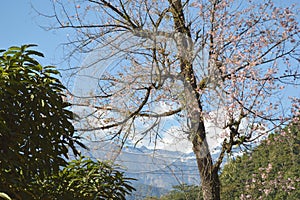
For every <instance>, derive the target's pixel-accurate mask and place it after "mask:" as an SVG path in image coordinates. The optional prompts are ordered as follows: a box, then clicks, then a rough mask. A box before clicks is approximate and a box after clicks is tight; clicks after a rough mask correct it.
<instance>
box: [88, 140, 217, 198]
mask: <svg viewBox="0 0 300 200" xmlns="http://www.w3.org/2000/svg"><path fill="white" fill-rule="evenodd" d="M87 146H89V148H90V150H89V151H85V152H83V153H84V154H85V155H88V156H90V157H92V158H95V159H101V160H114V162H115V164H119V165H121V166H122V167H123V169H124V171H125V173H126V176H127V177H131V178H135V179H137V181H134V182H133V185H134V187H135V188H136V189H137V191H136V192H135V194H134V195H135V196H139V198H132V197H131V198H130V199H143V198H141V195H142V196H144V197H145V196H159V195H161V194H162V193H165V192H167V191H169V190H171V189H172V187H173V186H176V185H180V184H184V183H185V184H188V185H199V183H200V180H199V173H198V168H197V164H196V158H195V156H194V154H193V153H183V152H180V151H168V150H162V149H156V150H152V149H148V148H146V147H145V146H142V147H139V148H135V147H131V146H129V147H124V148H123V149H122V150H120V148H119V147H118V146H117V145H115V144H112V143H89V144H87ZM217 156H218V152H217V151H215V154H213V158H214V159H216V158H217ZM141 190H143V191H141Z"/></svg>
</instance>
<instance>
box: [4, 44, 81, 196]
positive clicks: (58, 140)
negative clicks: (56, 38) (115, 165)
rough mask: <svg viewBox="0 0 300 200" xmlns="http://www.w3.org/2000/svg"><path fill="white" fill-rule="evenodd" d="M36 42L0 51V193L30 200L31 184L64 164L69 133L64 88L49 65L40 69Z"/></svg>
mask: <svg viewBox="0 0 300 200" xmlns="http://www.w3.org/2000/svg"><path fill="white" fill-rule="evenodd" d="M34 46H35V45H24V46H21V47H11V48H9V49H8V50H7V51H5V50H1V51H0V53H1V55H0V108H1V110H0V183H1V185H0V191H3V192H6V193H8V194H12V193H13V194H14V195H15V196H20V197H22V198H23V199H32V198H33V196H34V194H33V191H32V185H31V183H32V182H33V181H34V180H36V178H37V177H38V178H39V179H43V178H44V177H47V176H49V175H52V174H54V173H58V171H59V169H60V167H62V166H66V164H67V163H66V161H65V158H66V157H67V156H68V149H69V147H71V149H72V150H73V152H74V153H75V155H76V154H77V153H78V152H77V151H76V148H75V145H76V144H79V145H82V144H81V143H80V142H79V141H78V139H79V138H78V137H77V136H75V135H74V127H73V125H72V123H71V121H70V120H71V119H72V112H71V111H69V110H68V109H67V107H68V104H67V103H65V102H64V101H63V90H64V89H65V88H64V86H63V85H62V84H61V82H60V81H59V80H58V79H57V77H56V76H57V74H59V72H58V71H57V70H56V69H55V67H52V66H46V67H42V66H41V64H40V63H39V62H38V61H37V60H36V59H35V57H40V56H43V54H42V53H40V52H38V51H35V50H32V49H31V48H32V47H34Z"/></svg>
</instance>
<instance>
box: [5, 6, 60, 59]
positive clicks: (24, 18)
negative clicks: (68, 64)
mask: <svg viewBox="0 0 300 200" xmlns="http://www.w3.org/2000/svg"><path fill="white" fill-rule="evenodd" d="M31 5H34V7H36V8H37V9H38V10H41V11H48V12H51V11H52V7H51V1H50V0H2V1H1V6H0V19H1V32H0V49H7V48H9V47H10V46H14V45H17V46H20V45H22V44H29V43H34V44H37V45H38V47H37V48H36V49H37V50H39V51H41V52H42V53H44V55H45V58H44V59H39V61H40V62H41V63H42V64H43V65H52V64H53V65H56V64H57V63H58V62H59V61H61V56H60V55H61V52H62V51H61V48H60V47H59V45H60V44H61V43H62V42H64V41H65V40H66V34H65V33H63V32H61V31H46V30H43V29H42V28H41V27H40V25H43V24H41V23H42V21H41V17H40V16H38V13H37V12H36V11H34V9H32V6H31ZM44 21H45V22H46V20H44ZM44 25H45V26H47V24H44Z"/></svg>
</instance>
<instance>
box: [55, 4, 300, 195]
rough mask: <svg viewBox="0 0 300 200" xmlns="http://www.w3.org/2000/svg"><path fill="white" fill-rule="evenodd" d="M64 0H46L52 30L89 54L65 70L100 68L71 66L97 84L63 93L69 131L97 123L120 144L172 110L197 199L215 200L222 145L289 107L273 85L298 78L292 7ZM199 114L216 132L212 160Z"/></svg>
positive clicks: (247, 139) (266, 124) (239, 141)
mask: <svg viewBox="0 0 300 200" xmlns="http://www.w3.org/2000/svg"><path fill="white" fill-rule="evenodd" d="M68 2H69V4H68V3H67V2H66V1H60V0H56V1H53V7H54V15H53V17H54V18H55V20H56V21H57V22H58V26H57V27H53V28H63V29H71V30H74V32H73V33H74V35H72V37H70V43H68V44H66V45H67V46H68V49H71V51H70V55H73V56H74V55H77V53H90V54H89V55H90V57H89V59H91V61H90V62H89V64H88V65H84V66H82V67H81V68H78V69H75V70H74V69H73V72H74V73H76V74H77V75H78V73H79V74H80V70H81V71H84V70H86V69H95V67H94V68H93V66H98V67H99V68H101V70H99V71H98V72H94V73H86V72H87V71H85V72H84V73H81V76H83V77H84V78H83V79H82V80H96V82H95V83H96V84H97V89H96V90H95V91H93V92H92V93H91V94H85V95H81V96H79V95H77V96H76V95H75V94H73V98H75V99H77V100H78V99H79V100H80V101H79V100H78V101H75V103H74V106H76V108H79V107H86V109H82V108H81V111H82V113H81V114H82V115H81V120H82V121H81V122H82V123H83V126H81V127H78V130H77V131H82V132H87V131H98V130H105V132H103V134H105V138H107V139H111V140H118V141H120V142H121V144H124V143H125V142H126V140H127V139H129V138H130V139H133V138H134V141H136V142H139V141H141V140H143V139H145V138H147V139H150V140H153V141H154V143H155V141H157V139H158V138H159V137H160V135H161V134H162V131H163V128H161V124H162V122H163V121H164V118H170V117H171V116H172V120H175V119H176V120H178V123H179V124H180V127H181V133H182V135H184V136H185V137H186V138H188V139H189V140H190V142H191V143H192V146H193V151H194V153H195V155H196V159H197V164H198V169H199V173H200V177H201V183H202V191H203V197H204V199H206V200H207V199H214V200H215V199H220V181H219V176H218V172H219V169H220V165H221V163H222V161H223V158H224V156H225V154H226V153H228V154H229V153H230V152H231V151H232V149H233V147H234V146H235V145H238V146H246V147H247V145H249V144H251V143H253V142H254V141H255V140H257V139H258V138H259V137H261V136H263V135H266V134H268V132H270V131H272V130H274V128H276V127H279V126H281V125H283V124H284V123H285V122H287V121H288V120H289V119H291V118H292V117H293V116H295V115H297V114H299V113H298V111H297V110H295V109H294V111H295V112H294V113H292V112H290V110H287V108H289V107H290V106H289V105H291V104H288V103H286V102H282V101H281V100H282V99H284V101H287V98H285V96H284V94H285V91H286V90H284V89H283V88H284V87H285V86H288V85H297V84H298V83H299V82H298V80H299V77H300V74H299V44H300V42H299V27H298V21H297V20H299V19H297V17H299V16H298V15H297V8H296V7H295V6H290V7H287V8H279V7H277V6H276V5H274V4H273V3H272V1H269V0H268V1H261V2H258V1H255V2H252V1H251V0H248V1H242V2H240V1H234V0H186V1H183V0H143V1H142V0H134V1H133V0H112V1H108V0H74V1H72V2H71V3H70V1H68ZM298 11H299V10H298ZM90 72H92V70H90ZM296 97H297V96H296ZM293 100H294V101H295V102H294V103H296V104H294V105H299V99H297V98H294V99H293ZM162 103H163V104H164V105H166V106H165V107H164V108H162V107H161V104H162ZM83 110H84V112H85V113H86V114H85V115H84V114H83ZM206 120H209V121H211V122H214V123H215V124H217V125H218V126H220V128H221V129H223V130H224V131H223V133H224V134H223V138H222V142H221V143H220V145H221V146H222V150H221V153H220V155H219V157H218V159H217V160H215V161H214V160H213V159H212V156H211V152H210V147H209V145H210V144H209V143H208V142H207V139H206V138H207V127H206V124H205V121H206ZM245 122H247V123H245Z"/></svg>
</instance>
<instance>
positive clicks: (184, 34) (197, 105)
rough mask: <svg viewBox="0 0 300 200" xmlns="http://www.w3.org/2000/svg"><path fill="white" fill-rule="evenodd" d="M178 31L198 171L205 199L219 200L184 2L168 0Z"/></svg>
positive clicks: (186, 100) (218, 184) (190, 135)
mask: <svg viewBox="0 0 300 200" xmlns="http://www.w3.org/2000/svg"><path fill="white" fill-rule="evenodd" d="M169 3H170V5H171V12H172V15H173V20H174V29H175V30H176V32H175V34H177V37H175V38H174V39H175V42H176V45H177V50H178V56H179V60H180V69H181V72H180V74H181V75H182V77H183V82H184V96H185V102H184V105H183V106H184V107H185V108H186V110H187V113H188V116H187V117H188V120H189V123H190V124H189V127H190V131H189V132H190V133H189V138H190V139H191V141H192V143H193V151H194V153H195V155H196V159H197V165H198V170H199V173H200V177H201V184H202V192H203V198H204V200H219V199H220V180H219V175H218V167H214V166H213V162H212V157H211V154H210V151H209V147H208V144H207V141H206V132H205V126H204V119H203V116H202V111H203V110H202V104H201V97H200V95H199V93H198V92H197V89H198V87H197V80H196V78H195V74H194V69H193V50H194V49H193V44H192V39H191V30H190V28H189V27H188V26H187V25H186V22H185V16H184V12H183V5H182V2H181V0H169Z"/></svg>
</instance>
